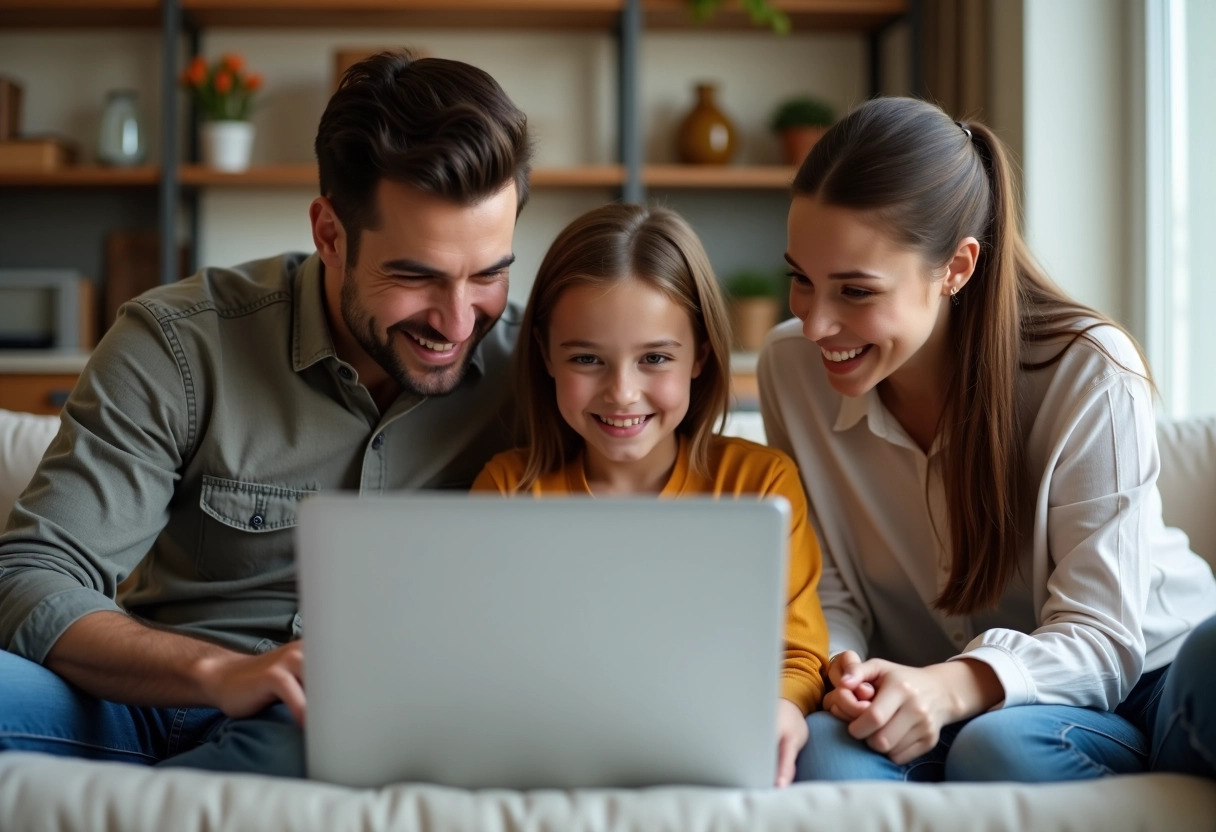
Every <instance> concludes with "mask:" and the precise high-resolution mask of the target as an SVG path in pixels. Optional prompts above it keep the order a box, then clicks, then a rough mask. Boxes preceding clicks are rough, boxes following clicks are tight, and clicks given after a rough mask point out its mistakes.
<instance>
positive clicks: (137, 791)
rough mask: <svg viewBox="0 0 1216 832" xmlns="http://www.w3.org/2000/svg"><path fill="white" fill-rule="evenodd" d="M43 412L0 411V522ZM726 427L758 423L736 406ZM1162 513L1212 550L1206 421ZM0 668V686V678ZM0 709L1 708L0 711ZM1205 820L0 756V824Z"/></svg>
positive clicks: (927, 826)
mask: <svg viewBox="0 0 1216 832" xmlns="http://www.w3.org/2000/svg"><path fill="white" fill-rule="evenodd" d="M54 425H55V422H54V420H50V419H47V418H45V417H32V416H26V415H21V414H12V413H7V412H4V411H0V523H2V521H3V518H4V516H5V514H6V513H7V511H8V505H6V504H4V502H3V501H4V499H5V497H6V495H9V496H10V499H11V495H12V493H13V492H14V491H16V490H19V489H20V487H22V486H23V485H24V483H25V482H26V481H27V480H28V479H29V477H30V475H31V473H32V467H33V465H34V464H35V463H36V461H37V459H38V458H39V456H40V454H41V451H42V448H44V447H45V445H46V444H47V442H49V441H50V439H51V435H52V433H53V431H54ZM730 429H731V431H732V432H735V433H742V434H748V435H751V436H753V437H754V436H757V435H759V433H758V430H757V427H756V425H755V423H754V422H749V421H748V420H747V419H746V418H740V419H736V420H735V421H733V422H732V424H731V428H730ZM1159 435H1160V440H1161V452H1162V475H1161V491H1162V496H1163V498H1164V502H1165V506H1166V519H1167V520H1168V521H1170V522H1171V523H1173V524H1175V525H1178V526H1181V527H1182V528H1184V529H1185V530H1186V531H1187V532H1188V533H1189V534H1190V535H1191V540H1192V544H1193V546H1194V548H1195V549H1196V550H1197V551H1199V552H1200V553H1201V554H1203V555H1204V556H1205V557H1207V558H1208V559H1209V562H1216V511H1213V497H1214V495H1216V420H1206V421H1191V422H1182V423H1176V424H1172V425H1165V426H1162V428H1161V430H1160V432H1159ZM3 683H4V682H3V680H0V684H3ZM2 721H3V715H2V714H0V723H2ZM812 829H823V830H832V831H833V832H890V831H891V830H935V831H936V832H949V830H959V832H971V830H1019V831H1020V830H1033V831H1034V832H1050V830H1103V832H1107V831H1108V830H1146V832H1147V831H1148V830H1152V832H1172V830H1177V832H1202V830H1213V832H1216V782H1210V781H1207V780H1203V779H1200V778H1196V777H1185V776H1181V775H1168V774H1145V775H1135V776H1124V777H1111V778H1107V779H1104V780H1096V781H1087V782H1083V783H1078V784H1056V785H1043V786H1027V785H1018V784H995V785H993V784H983V785H980V784H946V785H916V784H882V783H862V782H857V783H807V784H801V785H798V786H794V787H791V788H788V789H784V790H780V791H777V790H761V791H738V790H729V789H693V788H654V789H645V790H640V791H626V790H609V791H604V790H582V791H536V792H527V793H520V792H506V791H479V792H468V791H461V790H456V789H447V788H439V787H435V786H418V785H400V786H393V787H388V788H383V789H374V790H355V789H345V788H340V787H336V786H329V785H323V784H318V783H313V782H307V781H293V780H276V779H273V778H268V777H255V776H249V775H222V774H210V773H205V772H194V771H188V770H184V769H172V770H163V771H162V770H158V769H150V768H144V767H140V766H134V765H129V764H124V763H97V762H87V761H81V760H67V759H59V758H54V757H49V756H43V755H38V754H26V753H5V754H0V830H3V832H46V831H47V830H66V831H69V832H77V831H79V832H101V831H102V830H105V831H106V832H108V831H109V830H124V832H126V831H128V830H129V832H143V831H144V830H147V832H165V831H166V830H171V831H172V832H213V831H214V830H224V831H225V832H241V831H242V830H250V831H251V832H275V830H293V832H295V831H296V830H300V831H302V830H324V832H387V830H418V832H438V831H439V830H443V832H464V831H465V830H469V832H473V830H477V831H478V832H525V830H526V831H527V832H549V830H552V832H558V831H559V830H560V831H561V832H565V830H579V831H580V832H633V831H634V830H637V832H642V830H645V832H659V830H672V832H675V831H676V830H680V832H700V831H701V830H705V832H709V831H710V830H714V832H728V831H729V830H739V832H743V830H747V831H748V832H770V831H771V832H794V830H812Z"/></svg>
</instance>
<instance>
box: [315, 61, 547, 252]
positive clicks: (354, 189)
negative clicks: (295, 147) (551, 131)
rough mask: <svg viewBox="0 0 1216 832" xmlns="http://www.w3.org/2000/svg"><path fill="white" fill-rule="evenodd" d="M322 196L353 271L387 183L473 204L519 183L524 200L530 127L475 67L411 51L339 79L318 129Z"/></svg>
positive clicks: (519, 196) (361, 66) (495, 84)
mask: <svg viewBox="0 0 1216 832" xmlns="http://www.w3.org/2000/svg"><path fill="white" fill-rule="evenodd" d="M316 153H317V165H318V167H319V169H320V174H321V194H322V195H323V196H325V197H326V198H327V199H329V201H330V202H331V203H332V204H333V206H334V211H335V212H336V213H337V216H338V219H339V220H340V221H341V222H342V226H343V227H344V228H345V229H346V233H347V240H348V244H347V256H346V259H347V263H348V264H350V265H353V264H354V263H355V261H356V259H357V255H358V250H359V238H360V236H361V234H362V232H363V230H364V229H368V228H375V227H376V226H377V224H378V223H379V221H380V218H379V217H378V216H377V215H376V188H377V185H378V184H379V182H380V180H381V179H388V180H391V181H393V182H399V183H401V184H404V185H408V186H410V187H412V188H417V189H418V190H420V191H423V192H425V193H430V194H434V195H436V196H440V197H444V198H446V199H450V200H452V201H453V202H457V203H459V204H462V205H471V204H474V203H477V202H479V201H480V200H482V199H485V198H486V197H489V196H492V195H494V194H496V193H498V192H499V191H501V190H502V189H503V188H504V187H506V185H507V183H508V182H509V181H512V180H514V182H515V193H516V197H517V208H516V210H517V212H518V211H519V210H522V209H523V206H524V203H526V202H527V200H528V186H529V183H528V177H529V174H530V172H531V157H532V146H531V143H530V141H529V139H528V124H527V118H526V117H525V116H524V114H523V113H522V112H521V111H520V110H519V108H517V107H516V106H515V105H514V104H513V103H512V102H511V99H510V98H508V97H507V94H506V93H505V92H504V91H503V89H502V87H500V86H499V85H498V82H497V81H495V80H494V79H493V78H491V77H490V76H489V75H488V74H487V73H486V72H484V71H483V70H480V69H478V68H477V67H474V66H470V65H469V64H466V63H462V62H460V61H452V60H445V59H442V58H415V57H414V56H413V55H412V54H410V53H409V52H408V51H405V50H402V51H396V52H381V53H380V54H378V55H373V56H371V57H370V58H367V59H365V60H363V61H360V62H359V63H357V64H355V65H353V66H352V67H350V69H348V70H347V71H346V73H345V74H344V75H343V76H342V81H341V83H340V84H339V85H338V90H337V92H335V93H334V95H333V97H332V98H331V99H330V100H329V105H328V106H327V107H326V108H325V113H324V115H322V116H321V124H320V126H319V127H318V129H317V141H316Z"/></svg>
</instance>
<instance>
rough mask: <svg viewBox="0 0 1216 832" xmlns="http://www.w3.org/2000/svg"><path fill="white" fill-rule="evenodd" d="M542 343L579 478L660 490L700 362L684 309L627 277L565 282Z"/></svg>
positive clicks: (671, 462) (701, 352)
mask: <svg viewBox="0 0 1216 832" xmlns="http://www.w3.org/2000/svg"><path fill="white" fill-rule="evenodd" d="M541 347H542V352H543V354H544V356H545V364H546V366H547V367H548V370H549V375H551V376H553V380H554V383H555V386H556V388H557V407H558V410H559V411H560V412H561V414H562V418H563V419H565V420H566V423H567V424H568V425H570V427H571V428H573V429H574V431H575V432H576V433H577V434H578V435H579V436H581V437H582V438H583V440H584V441H585V442H586V454H585V460H586V463H585V464H586V470H587V477H588V481H589V482H591V483H592V485H593V486H594V485H595V484H596V483H597V482H598V483H600V484H601V485H602V484H606V483H610V484H613V485H614V486H618V488H615V489H614V490H620V489H619V486H620V484H621V483H622V482H627V483H632V484H633V485H634V486H635V488H633V489H632V490H638V491H641V490H658V489H661V488H662V483H663V482H665V481H666V477H667V475H668V473H669V472H670V470H671V467H672V466H673V465H674V464H675V459H676V451H677V448H678V440H677V439H676V436H675V431H676V428H677V427H678V426H679V425H680V422H681V421H683V419H684V416H685V414H687V413H688V400H689V393H690V390H691V387H692V380H693V379H694V378H696V377H697V376H698V375H700V373H701V367H702V365H703V364H704V353H705V351H704V350H698V349H697V344H696V335H695V332H694V330H693V324H692V321H691V320H690V318H689V315H688V313H687V312H686V311H685V310H684V309H683V308H682V307H680V306H678V305H677V304H676V303H675V302H674V301H672V300H671V299H669V298H668V297H667V295H665V294H663V293H662V292H660V291H659V290H658V289H656V288H654V287H652V286H650V285H648V284H647V283H644V282H642V281H640V280H637V279H636V278H630V279H628V280H623V281H621V282H619V283H616V284H614V285H612V286H610V287H608V288H606V289H605V288H603V287H595V286H589V285H583V286H573V287H571V288H569V289H566V290H565V291H564V292H563V293H562V295H561V297H560V298H558V301H557V303H556V304H555V305H554V307H553V313H552V315H551V317H550V323H549V331H548V333H547V337H546V338H545V339H544V340H543V341H542V343H541Z"/></svg>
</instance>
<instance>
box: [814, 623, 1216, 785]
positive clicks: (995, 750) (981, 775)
mask: <svg viewBox="0 0 1216 832" xmlns="http://www.w3.org/2000/svg"><path fill="white" fill-rule="evenodd" d="M807 726H808V727H809V728H810V738H809V739H808V740H807V744H806V747H805V748H803V750H802V752H801V753H800V754H799V755H798V762H797V773H796V775H795V779H796V780H909V781H917V782H936V781H942V780H951V781H964V780H968V781H985V780H1007V781H1020V782H1027V783H1033V782H1055V781H1062V780H1083V779H1087V778H1093V777H1102V776H1104V775H1107V774H1132V773H1136V772H1143V771H1148V770H1152V771H1176V772H1183V773H1189V774H1198V775H1202V776H1206V777H1216V760H1214V758H1213V751H1214V749H1216V617H1213V618H1209V619H1208V620H1207V621H1205V622H1203V623H1202V624H1201V625H1199V626H1198V627H1196V628H1195V630H1194V631H1193V632H1192V633H1191V634H1190V636H1188V638H1187V640H1186V641H1185V642H1184V643H1183V645H1182V649H1181V650H1179V652H1178V655H1177V656H1175V657H1174V662H1173V664H1172V665H1170V666H1168V667H1165V668H1161V669H1159V670H1155V671H1152V672H1150V673H1146V674H1144V676H1143V677H1141V679H1140V681H1139V683H1137V685H1136V687H1135V688H1133V689H1132V692H1131V694H1130V695H1129V696H1128V697H1127V699H1126V700H1124V702H1123V703H1122V704H1120V705H1119V707H1118V708H1116V709H1115V710H1114V711H1113V712H1112V711H1098V710H1094V709H1090V708H1078V707H1073V706H1068V705H1023V706H1020V707H1016V708H1007V709H1004V710H999V711H991V712H989V713H985V714H980V715H979V716H976V717H973V718H971V719H969V720H964V721H962V722H957V723H955V724H953V725H948V726H946V727H945V728H943V729H942V732H941V737H940V740H939V742H938V744H937V746H936V747H934V748H933V749H932V750H931V751H929V752H927V753H925V754H923V755H922V756H920V757H918V758H916V759H915V760H913V761H911V762H909V763H905V764H903V765H896V764H895V763H893V762H891V760H889V759H888V758H887V757H886V756H885V755H882V754H879V753H878V752H876V751H873V750H871V749H870V747H869V746H867V745H866V744H865V743H864V742H862V741H860V740H856V739H854V738H853V737H852V736H850V735H849V732H848V724H847V723H845V722H842V721H841V720H839V719H837V718H835V717H834V716H832V715H831V714H829V713H826V712H824V711H818V712H816V713H813V714H811V715H810V716H809V717H808V718H807Z"/></svg>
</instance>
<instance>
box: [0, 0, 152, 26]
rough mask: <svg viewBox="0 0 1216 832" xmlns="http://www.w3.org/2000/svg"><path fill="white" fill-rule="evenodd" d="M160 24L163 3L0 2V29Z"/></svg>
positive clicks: (88, 0) (134, 0)
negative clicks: (161, 4)
mask: <svg viewBox="0 0 1216 832" xmlns="http://www.w3.org/2000/svg"><path fill="white" fill-rule="evenodd" d="M160 22H161V12H160V0H108V1H107V2H100V1H99V0H0V27H18V26H20V27H39V28H43V27H45V28H56V29H62V28H79V27H82V26H84V27H95V26H123V27H150V26H160Z"/></svg>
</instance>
